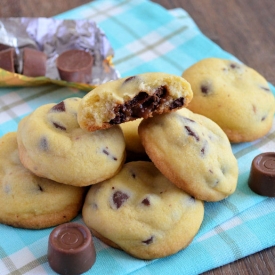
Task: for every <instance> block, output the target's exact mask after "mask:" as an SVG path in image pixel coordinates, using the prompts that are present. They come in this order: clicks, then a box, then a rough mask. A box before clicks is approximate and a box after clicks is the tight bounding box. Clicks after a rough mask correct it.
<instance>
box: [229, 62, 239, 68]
mask: <svg viewBox="0 0 275 275" xmlns="http://www.w3.org/2000/svg"><path fill="white" fill-rule="evenodd" d="M229 66H230V68H231V69H239V68H240V66H239V65H238V64H236V63H231V64H230V65H229Z"/></svg>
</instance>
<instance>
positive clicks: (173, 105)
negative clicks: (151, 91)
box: [170, 97, 184, 110]
mask: <svg viewBox="0 0 275 275" xmlns="http://www.w3.org/2000/svg"><path fill="white" fill-rule="evenodd" d="M183 104H184V98H183V97H180V98H178V99H176V100H174V101H173V102H172V103H171V105H170V110H173V109H176V108H180V107H181V106H183Z"/></svg>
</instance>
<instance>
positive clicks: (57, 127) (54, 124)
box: [53, 122, 67, 131]
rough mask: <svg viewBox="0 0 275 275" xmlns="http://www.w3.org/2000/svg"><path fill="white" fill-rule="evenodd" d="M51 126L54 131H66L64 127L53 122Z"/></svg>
mask: <svg viewBox="0 0 275 275" xmlns="http://www.w3.org/2000/svg"><path fill="white" fill-rule="evenodd" d="M53 126H54V127H55V128H56V129H60V130H62V131H66V130H67V129H66V127H64V126H62V125H60V124H58V123H56V122H53Z"/></svg>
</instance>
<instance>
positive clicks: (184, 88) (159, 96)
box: [78, 72, 193, 131]
mask: <svg viewBox="0 0 275 275" xmlns="http://www.w3.org/2000/svg"><path fill="white" fill-rule="evenodd" d="M192 96H193V93H192V90H191V87H190V84H189V83H188V82H187V81H186V80H185V79H183V78H182V77H180V76H176V75H171V74H167V73H160V72H159V73H144V74H139V75H136V76H131V77H125V78H121V79H118V80H114V81H109V82H107V83H104V84H102V85H99V86H98V87H96V88H95V89H93V90H92V91H91V92H89V93H88V94H87V95H85V96H84V97H83V99H82V101H81V103H80V106H79V110H78V122H79V124H80V127H81V128H83V129H86V130H88V131H94V130H98V129H104V128H109V127H111V126H112V125H116V124H120V123H123V122H127V121H131V120H135V119H137V118H147V117H151V116H153V115H154V114H161V113H167V112H171V111H173V110H176V109H179V108H181V107H183V106H187V105H188V103H189V102H190V100H191V99H192Z"/></svg>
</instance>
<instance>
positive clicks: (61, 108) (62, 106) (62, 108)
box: [51, 101, 66, 112]
mask: <svg viewBox="0 0 275 275" xmlns="http://www.w3.org/2000/svg"><path fill="white" fill-rule="evenodd" d="M51 111H53V112H65V111H66V107H65V103H64V101H61V102H60V103H58V104H56V105H54V106H53V107H52V108H51Z"/></svg>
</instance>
